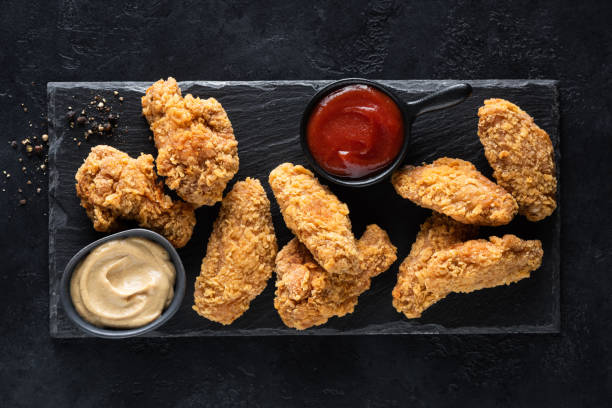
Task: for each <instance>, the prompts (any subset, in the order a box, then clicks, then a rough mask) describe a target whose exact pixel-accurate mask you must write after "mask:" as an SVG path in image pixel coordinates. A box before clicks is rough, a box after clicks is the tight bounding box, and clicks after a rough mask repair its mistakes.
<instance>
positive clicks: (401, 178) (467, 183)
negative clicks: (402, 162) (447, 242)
mask: <svg viewBox="0 0 612 408" xmlns="http://www.w3.org/2000/svg"><path fill="white" fill-rule="evenodd" d="M391 182H392V183H393V187H395V190H396V191H397V193H398V194H399V195H401V196H402V197H404V198H407V199H409V200H411V201H413V202H414V203H416V204H418V205H420V206H421V207H425V208H430V209H432V210H434V211H437V212H439V213H442V214H445V215H448V216H449V217H452V218H453V219H455V220H457V221H459V222H462V223H464V224H476V225H488V226H498V225H504V224H508V223H509V222H510V221H512V219H513V218H514V216H515V215H516V212H517V210H518V206H517V204H516V201H515V200H514V198H512V196H511V195H510V194H509V193H508V192H507V191H506V190H504V189H503V188H502V187H500V186H498V185H497V184H495V183H494V182H492V181H491V180H489V179H488V178H486V177H485V176H483V175H482V174H481V173H480V172H479V171H478V170H477V169H476V167H474V165H473V164H472V163H470V162H468V161H465V160H460V159H451V158H448V157H443V158H440V159H438V160H436V161H434V162H433V163H432V164H427V165H423V166H418V167H415V166H405V167H403V168H402V169H400V170H398V171H396V172H395V173H394V174H393V176H392V178H391Z"/></svg>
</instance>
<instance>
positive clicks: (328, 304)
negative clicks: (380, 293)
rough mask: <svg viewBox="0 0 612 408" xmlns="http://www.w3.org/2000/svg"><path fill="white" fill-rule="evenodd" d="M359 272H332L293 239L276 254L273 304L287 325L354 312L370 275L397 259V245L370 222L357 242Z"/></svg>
mask: <svg viewBox="0 0 612 408" xmlns="http://www.w3.org/2000/svg"><path fill="white" fill-rule="evenodd" d="M357 246H358V248H359V256H360V265H359V266H360V273H358V274H333V273H330V272H328V271H326V270H325V269H323V268H322V267H321V266H320V265H319V264H318V263H317V262H316V261H315V260H314V258H313V256H312V255H311V253H310V252H309V251H308V249H307V248H306V247H305V246H304V245H303V244H302V243H300V241H298V239H297V238H294V239H292V240H291V241H290V242H289V243H288V244H287V245H286V246H285V247H284V248H283V249H282V250H281V251H279V253H278V255H277V257H276V274H277V280H276V297H275V299H274V307H275V308H276V310H278V313H279V315H280V317H281V319H282V320H283V323H285V325H287V326H288V327H293V328H296V329H298V330H304V329H307V328H309V327H312V326H317V325H321V324H324V323H325V322H327V320H329V318H331V317H333V316H339V317H340V316H344V315H346V314H347V313H352V312H353V310H354V309H355V306H356V305H357V300H358V298H359V295H361V294H362V293H363V292H365V291H366V290H368V289H369V288H370V282H371V279H372V278H373V277H374V276H377V275H378V274H380V273H382V272H384V271H385V270H387V269H388V268H389V267H390V266H391V264H393V262H395V260H396V252H397V249H396V248H395V246H393V244H392V243H391V241H390V240H389V237H388V235H387V233H386V232H385V231H384V230H382V229H381V228H380V227H378V226H377V225H369V226H368V227H367V229H366V231H365V232H364V234H363V236H362V237H361V239H360V240H359V241H358V242H357Z"/></svg>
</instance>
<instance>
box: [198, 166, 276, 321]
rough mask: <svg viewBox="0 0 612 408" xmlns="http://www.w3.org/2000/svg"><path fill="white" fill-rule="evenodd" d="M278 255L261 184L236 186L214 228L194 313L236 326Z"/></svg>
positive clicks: (257, 293)
mask: <svg viewBox="0 0 612 408" xmlns="http://www.w3.org/2000/svg"><path fill="white" fill-rule="evenodd" d="M276 252H277V244H276V235H275V234H274V225H273V224H272V214H271V213H270V201H269V200H268V197H267V196H266V193H265V191H264V189H263V187H262V186H261V183H260V182H259V180H256V179H252V178H247V179H246V180H244V181H240V182H237V183H236V184H235V185H234V187H233V188H232V190H231V191H230V192H229V193H228V194H227V195H226V196H225V198H224V199H223V201H222V203H221V210H220V211H219V215H218V217H217V219H216V220H215V223H214V225H213V231H212V233H211V235H210V238H209V240H208V247H207V249H206V257H205V258H204V259H203V260H202V270H201V273H200V276H198V278H197V279H196V282H195V293H194V296H193V297H194V301H195V305H194V306H193V309H194V310H195V311H196V312H197V313H198V314H199V315H201V316H203V317H205V318H207V319H210V320H213V321H215V322H219V323H222V324H226V325H227V324H230V323H232V322H233V321H234V320H236V319H237V318H238V317H240V316H241V315H242V314H243V313H244V312H246V311H247V310H248V308H249V305H250V303H251V301H252V300H253V299H254V298H255V297H256V296H257V295H259V294H260V293H261V292H262V291H263V290H264V288H265V287H266V283H267V282H268V279H269V278H270V276H271V275H272V271H273V270H274V259H275V257H276Z"/></svg>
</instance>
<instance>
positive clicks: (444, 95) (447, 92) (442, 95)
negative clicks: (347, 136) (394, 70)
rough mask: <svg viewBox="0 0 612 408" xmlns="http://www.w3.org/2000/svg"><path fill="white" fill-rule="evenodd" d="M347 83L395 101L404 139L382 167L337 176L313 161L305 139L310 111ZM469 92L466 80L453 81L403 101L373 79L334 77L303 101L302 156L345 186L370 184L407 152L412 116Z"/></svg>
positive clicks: (386, 174) (387, 173)
mask: <svg viewBox="0 0 612 408" xmlns="http://www.w3.org/2000/svg"><path fill="white" fill-rule="evenodd" d="M350 85H368V86H370V87H372V88H375V89H377V90H379V91H381V92H382V93H384V94H386V95H387V96H388V97H389V98H391V99H392V100H393V101H394V102H395V104H396V105H397V107H398V108H399V110H400V111H401V112H402V117H403V118H404V142H403V144H402V148H401V149H400V152H399V153H398V155H397V157H396V158H395V159H394V160H393V162H392V163H391V164H389V165H388V166H387V167H385V168H384V169H382V170H379V171H377V172H375V173H373V174H370V175H368V176H365V177H362V178H359V179H352V178H348V177H341V176H337V175H334V174H331V173H329V172H327V171H326V170H325V169H323V168H322V167H321V166H320V165H319V164H318V163H317V161H316V160H315V159H314V157H313V156H312V154H311V153H310V149H309V148H308V141H307V140H306V136H307V134H306V133H307V132H306V131H307V127H308V120H309V119H310V115H311V113H312V111H313V110H314V109H315V108H316V106H317V105H318V103H319V102H320V101H321V99H323V98H324V97H326V96H327V95H329V94H330V93H332V92H334V91H336V90H338V89H340V88H344V87H346V86H350ZM471 94H472V87H471V86H470V85H469V84H457V85H453V86H450V87H448V88H445V89H442V90H441V91H438V92H434V93H432V94H430V95H427V96H425V97H423V98H421V99H419V100H417V101H412V102H404V101H402V100H401V99H400V98H398V97H397V95H395V93H393V92H392V91H391V90H389V89H388V88H386V87H384V86H383V85H381V84H380V83H378V82H375V81H370V80H368V79H361V78H348V79H343V80H340V81H336V82H333V83H331V84H329V85H327V86H326V87H324V88H323V89H321V90H320V91H319V92H317V93H316V94H315V95H314V96H313V97H312V99H311V100H310V102H308V105H306V109H305V110H304V113H303V114H302V121H301V123H300V142H301V144H302V150H303V151H304V155H305V156H306V159H307V160H308V162H309V163H310V165H311V166H312V167H313V168H314V170H315V172H316V173H317V174H319V175H320V176H321V177H323V178H325V179H326V180H329V181H331V182H332V183H335V184H339V185H341V186H346V187H367V186H371V185H373V184H376V183H379V182H381V181H383V180H385V179H386V178H388V177H389V176H391V174H392V173H393V171H394V170H395V169H397V168H398V167H399V166H400V165H401V164H402V163H403V161H404V159H405V158H406V154H407V153H408V148H409V146H410V128H411V126H412V122H414V119H415V118H416V117H417V116H419V115H421V114H423V113H427V112H431V111H434V110H438V109H444V108H449V107H451V106H454V105H456V104H458V103H460V102H463V101H464V100H465V99H466V98H467V97H468V96H470V95H471Z"/></svg>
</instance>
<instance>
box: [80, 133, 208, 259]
mask: <svg viewBox="0 0 612 408" xmlns="http://www.w3.org/2000/svg"><path fill="white" fill-rule="evenodd" d="M75 179H76V181H77V183H76V192H77V195H78V196H79V198H80V199H81V206H82V207H83V208H85V211H87V215H88V216H89V218H91V220H92V221H93V225H94V229H95V230H96V231H102V232H106V231H113V230H115V229H117V228H119V226H120V221H119V219H120V218H123V219H127V220H135V221H137V222H138V223H139V225H140V226H141V227H144V228H150V229H152V230H154V231H156V232H158V233H160V234H162V235H163V236H165V237H166V238H167V239H168V241H170V242H171V243H172V245H174V246H175V247H177V248H180V247H182V246H184V245H185V244H187V242H188V241H189V239H190V238H191V234H192V232H193V227H194V226H195V223H196V220H195V215H194V211H193V206H192V205H191V204H187V203H184V202H182V201H175V202H173V201H172V198H170V197H169V196H167V195H165V194H164V191H163V186H162V183H161V181H159V182H158V181H157V175H156V174H155V171H154V170H153V156H151V155H150V154H141V155H140V157H138V158H137V159H133V158H131V157H130V156H129V155H128V154H127V153H124V152H122V151H120V150H117V149H115V148H114V147H111V146H106V145H98V146H94V147H92V149H91V152H90V153H89V155H88V156H87V158H86V159H85V161H84V163H83V164H82V165H81V167H80V168H79V170H78V171H77V173H76V176H75Z"/></svg>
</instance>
